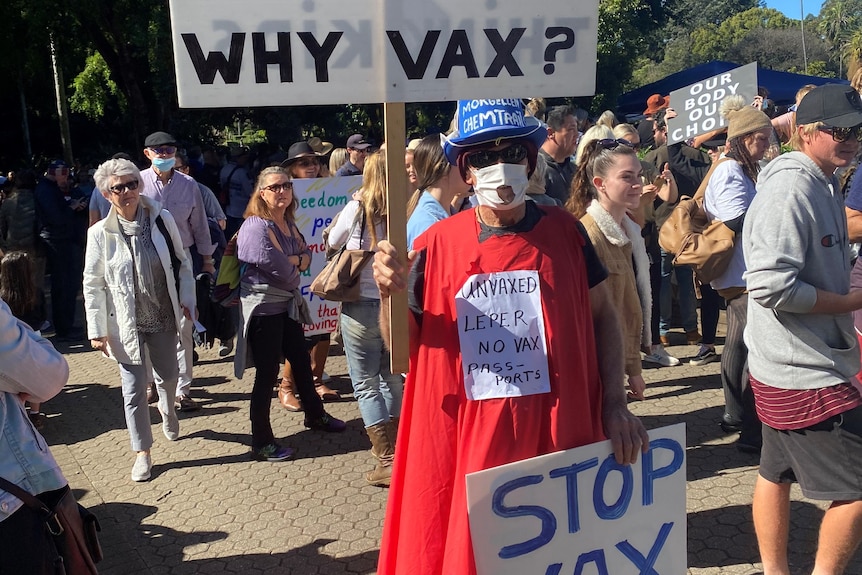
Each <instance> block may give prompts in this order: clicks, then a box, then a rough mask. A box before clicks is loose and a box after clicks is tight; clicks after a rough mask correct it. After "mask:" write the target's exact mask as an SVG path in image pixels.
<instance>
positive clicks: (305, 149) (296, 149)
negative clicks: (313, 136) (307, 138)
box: [281, 142, 322, 168]
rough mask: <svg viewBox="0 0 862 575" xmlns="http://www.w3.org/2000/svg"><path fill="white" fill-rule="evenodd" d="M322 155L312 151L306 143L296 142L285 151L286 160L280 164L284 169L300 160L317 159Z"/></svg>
mask: <svg viewBox="0 0 862 575" xmlns="http://www.w3.org/2000/svg"><path fill="white" fill-rule="evenodd" d="M321 155H322V154H319V153H317V152H315V151H314V149H313V148H312V147H311V146H310V145H309V143H308V142H296V143H295V144H291V145H290V148H288V150H287V159H286V160H285V161H283V162H282V163H281V165H282V166H284V167H285V168H286V167H288V166H290V165H292V164H293V163H294V162H296V161H297V160H299V159H300V158H309V157H311V158H319V157H320V156H321Z"/></svg>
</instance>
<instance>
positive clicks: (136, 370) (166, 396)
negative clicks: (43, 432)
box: [84, 159, 195, 481]
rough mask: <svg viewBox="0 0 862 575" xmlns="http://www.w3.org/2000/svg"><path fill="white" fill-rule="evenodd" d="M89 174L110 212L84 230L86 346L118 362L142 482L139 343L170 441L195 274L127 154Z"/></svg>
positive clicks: (145, 422)
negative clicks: (181, 337)
mask: <svg viewBox="0 0 862 575" xmlns="http://www.w3.org/2000/svg"><path fill="white" fill-rule="evenodd" d="M94 179H95V181H96V189H97V190H99V191H100V192H101V194H102V195H103V196H104V197H105V198H106V199H107V200H108V201H109V202H110V203H111V211H110V212H109V213H108V216H107V217H106V218H105V219H104V220H101V221H99V222H98V223H96V224H95V225H93V226H92V227H91V228H90V229H89V231H88V233H87V235H88V238H87V253H86V258H85V264H84V307H85V309H86V314H87V332H88V337H89V339H90V343H91V344H92V346H93V349H95V350H98V351H101V352H102V353H103V354H104V355H105V356H106V357H111V358H113V359H114V360H116V361H117V363H118V364H119V366H120V379H121V382H122V389H123V407H124V408H125V414H126V426H127V427H128V429H129V435H130V438H131V443H132V449H133V450H134V451H135V452H137V456H136V458H135V464H134V466H133V467H132V480H133V481H146V480H148V479H149V478H150V470H151V467H152V460H151V458H150V447H151V446H152V444H153V433H152V429H151V428H150V414H149V410H148V407H147V373H146V367H145V364H144V362H143V361H142V356H143V346H144V345H146V346H147V350H148V351H149V357H150V359H151V360H152V364H153V369H154V370H155V373H156V389H157V390H158V394H159V403H158V406H159V412H160V413H161V416H162V431H163V432H164V434H165V437H166V438H167V439H168V440H169V441H174V440H176V439H177V437H178V436H179V430H180V424H179V420H178V419H177V414H176V411H175V409H174V395H175V392H176V386H177V377H178V373H179V370H178V366H177V355H176V346H177V333H178V331H179V325H180V319H181V317H182V315H183V314H184V315H185V316H186V317H187V318H189V319H190V318H192V317H193V314H194V312H195V287H194V279H193V277H192V271H191V263H190V262H189V261H188V259H187V258H186V256H185V253H184V251H183V249H182V248H183V244H182V239H181V238H180V234H179V231H178V230H177V226H176V223H175V222H174V219H173V217H172V216H171V214H170V213H168V212H167V211H166V210H163V209H162V208H161V205H160V204H159V203H158V202H156V201H153V200H151V199H149V198H146V197H142V196H141V195H140V181H141V177H140V172H139V171H138V168H137V167H136V166H135V165H134V164H133V163H132V162H130V161H128V160H122V159H118V160H108V161H107V162H105V163H104V164H102V165H100V166H99V167H98V169H97V170H96V174H95V176H94Z"/></svg>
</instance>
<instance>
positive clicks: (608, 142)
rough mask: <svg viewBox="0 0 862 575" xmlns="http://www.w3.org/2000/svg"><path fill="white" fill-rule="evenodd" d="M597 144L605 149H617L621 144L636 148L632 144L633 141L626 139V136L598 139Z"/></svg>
mask: <svg viewBox="0 0 862 575" xmlns="http://www.w3.org/2000/svg"><path fill="white" fill-rule="evenodd" d="M596 145H597V146H601V147H602V148H604V149H605V150H616V149H617V148H619V147H620V146H626V147H628V148H631V149H633V150H634V149H635V145H634V144H632V143H631V142H629V141H628V140H626V139H624V138H617V139H615V140H612V139H610V138H605V139H602V140H596Z"/></svg>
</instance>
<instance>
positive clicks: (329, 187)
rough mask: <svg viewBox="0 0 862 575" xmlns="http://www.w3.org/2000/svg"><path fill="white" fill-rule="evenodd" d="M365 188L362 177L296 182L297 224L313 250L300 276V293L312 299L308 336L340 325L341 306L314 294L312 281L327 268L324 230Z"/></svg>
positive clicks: (294, 183)
mask: <svg viewBox="0 0 862 575" xmlns="http://www.w3.org/2000/svg"><path fill="white" fill-rule="evenodd" d="M360 187H362V176H341V177H332V178H316V179H296V180H293V194H294V196H295V197H296V201H297V202H298V203H299V206H298V207H297V210H296V225H297V226H298V227H299V231H300V232H302V235H303V236H304V237H305V241H306V242H307V243H308V247H309V249H310V250H311V266H310V267H309V268H308V269H307V270H305V271H304V272H302V273H301V274H300V284H299V285H300V290H301V291H302V295H303V297H305V298H306V299H307V300H308V307H309V311H310V312H311V319H312V321H313V323H312V324H311V325H306V326H305V335H314V334H318V333H331V332H333V331H335V326H336V325H337V324H338V314H339V313H340V310H341V307H340V306H339V304H338V302H334V301H326V300H325V299H322V298H320V297H318V296H316V295H314V294H313V293H311V289H310V288H311V282H312V280H314V278H316V277H317V274H319V273H320V272H321V270H323V267H324V266H325V265H326V244H325V243H324V242H323V236H322V234H323V230H324V229H325V228H326V226H328V225H329V224H331V223H332V219H333V218H334V217H335V216H336V214H338V212H340V211H341V210H342V209H344V206H345V205H347V202H349V201H350V200H351V199H352V197H353V192H355V191H356V190H358V189H359V188H360Z"/></svg>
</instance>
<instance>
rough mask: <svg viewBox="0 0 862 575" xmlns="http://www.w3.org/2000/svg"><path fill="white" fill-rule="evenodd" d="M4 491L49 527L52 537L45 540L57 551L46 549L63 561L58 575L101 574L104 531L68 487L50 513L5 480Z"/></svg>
mask: <svg viewBox="0 0 862 575" xmlns="http://www.w3.org/2000/svg"><path fill="white" fill-rule="evenodd" d="M0 489H3V491H6V492H8V493H11V494H12V495H14V496H15V497H17V498H18V499H20V500H21V501H23V502H24V505H26V506H27V508H29V509H30V510H31V511H33V512H34V513H36V514H37V515H38V516H39V517H40V518H41V519H42V521H43V522H44V523H45V530H46V531H47V532H48V533H49V534H50V535H51V537H46V538H45V540H46V541H53V542H54V547H55V549H46V552H47V553H52V552H53V553H56V554H57V555H58V556H59V557H60V558H61V559H62V560H61V561H58V563H57V566H56V572H57V574H58V575H62V574H66V575H97V574H98V570H97V569H96V563H98V562H99V561H101V560H102V547H101V545H100V544H99V536H98V532H99V531H101V530H102V528H101V526H100V525H99V520H98V519H96V516H95V515H93V514H92V513H90V511H89V510H87V509H86V508H85V507H83V506H82V505H81V504H79V503H78V502H77V501H75V496H74V495H73V494H72V490H71V489H69V486H68V485H67V486H66V488H65V493H63V496H62V497H61V498H60V501H58V502H57V505H56V506H54V509H49V508H48V506H47V505H45V504H44V503H43V502H42V501H40V500H39V499H38V498H37V497H35V496H34V495H31V494H30V493H27V492H26V491H25V490H24V489H22V488H21V487H18V486H17V485H15V484H14V483H12V482H11V481H8V480H6V479H4V478H2V477H0ZM49 546H50V545H49Z"/></svg>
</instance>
